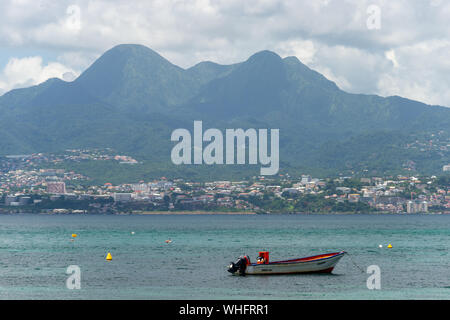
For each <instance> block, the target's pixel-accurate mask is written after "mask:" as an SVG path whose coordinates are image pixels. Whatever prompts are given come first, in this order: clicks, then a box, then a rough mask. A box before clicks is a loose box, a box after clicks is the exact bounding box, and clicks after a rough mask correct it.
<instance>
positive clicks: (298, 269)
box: [228, 251, 346, 275]
mask: <svg viewBox="0 0 450 320" xmlns="http://www.w3.org/2000/svg"><path fill="white" fill-rule="evenodd" d="M345 254H346V252H345V251H340V252H332V253H325V254H319V255H316V256H311V257H304V258H298V259H291V260H282V261H274V262H269V252H267V251H261V252H259V256H258V259H257V262H256V263H251V262H250V258H249V257H248V256H241V257H239V259H238V260H237V261H236V262H231V263H230V265H229V266H228V272H230V273H232V274H237V275H264V274H269V275H270V274H294V273H331V271H333V269H334V267H335V266H336V264H337V263H338V262H339V260H340V259H341V258H342V257H343V256H344V255H345Z"/></svg>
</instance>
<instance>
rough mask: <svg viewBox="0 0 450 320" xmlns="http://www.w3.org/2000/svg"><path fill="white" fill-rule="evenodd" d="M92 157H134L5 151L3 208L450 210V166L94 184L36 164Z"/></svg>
mask: <svg viewBox="0 0 450 320" xmlns="http://www.w3.org/2000/svg"><path fill="white" fill-rule="evenodd" d="M87 159H95V160H97V161H103V160H105V161H106V160H109V161H117V162H120V163H125V164H133V163H137V161H136V160H135V159H133V158H132V157H129V156H124V155H117V154H110V155H109V154H104V153H102V152H99V151H96V150H94V151H83V150H69V151H68V152H67V153H66V154H65V155H64V156H56V155H48V154H47V155H44V154H32V155H27V156H12V157H7V158H6V157H5V158H3V159H2V160H1V161H0V213H24V212H25V213H46V214H54V213H60V214H72V213H73V214H77V213H78V214H90V213H101V214H145V213H147V214H148V213H170V212H173V213H181V212H183V213H186V212H187V213H189V212H195V213H199V212H200V213H201V212H203V213H206V212H209V213H302V214H309V213H317V214H320V213H371V214H381V213H406V214H414V213H429V214H432V213H444V214H445V213H447V214H448V213H450V177H449V171H450V166H448V165H446V166H444V167H443V168H442V175H439V176H420V175H397V176H388V177H358V176H338V177H328V178H315V177H313V176H311V175H309V174H308V173H299V175H298V176H295V177H294V176H290V175H289V174H279V175H277V176H254V177H252V178H251V179H247V180H242V181H209V182H205V181H202V182H199V181H188V180H184V179H168V178H166V177H160V178H158V179H154V180H152V181H143V180H141V181H138V182H135V183H125V184H113V183H110V182H106V183H103V184H91V183H90V180H89V177H87V176H85V175H83V174H80V173H77V172H74V171H68V170H65V169H60V168H59V169H55V168H40V167H39V166H36V164H37V163H45V164H57V163H60V162H62V161H83V160H87ZM30 164H33V165H30Z"/></svg>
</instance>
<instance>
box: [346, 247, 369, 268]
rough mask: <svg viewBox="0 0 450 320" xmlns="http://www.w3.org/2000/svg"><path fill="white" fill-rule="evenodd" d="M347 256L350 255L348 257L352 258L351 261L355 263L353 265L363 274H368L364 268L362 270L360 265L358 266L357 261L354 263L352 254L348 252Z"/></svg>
mask: <svg viewBox="0 0 450 320" xmlns="http://www.w3.org/2000/svg"><path fill="white" fill-rule="evenodd" d="M347 255H348V257H349V258H350V261H351V262H352V263H353V265H354V266H355V267H357V268H358V269H359V270H360V271H361V272H362V273H366V272H365V271H364V269H363V268H361V267H360V266H359V265H358V264H356V262H355V261H353V259H352V257H351V256H350V254H349V253H348V252H347Z"/></svg>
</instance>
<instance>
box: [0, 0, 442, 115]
mask: <svg viewBox="0 0 450 320" xmlns="http://www.w3.org/2000/svg"><path fill="white" fill-rule="evenodd" d="M449 21H450V1H447V0H371V1H365V0H339V1H338V0H335V1H333V0H285V1H279V0H259V1H256V0H245V1H242V0H191V1H181V0H156V1H151V0H145V1H128V0H98V1H94V0H79V1H77V0H70V1H65V0H59V1H53V0H2V1H1V2H0V94H3V93H5V92H7V91H9V90H11V89H14V88H20V87H27V86H31V85H35V84H38V83H41V82H43V81H45V80H47V79H49V78H52V77H58V78H61V79H63V80H66V81H73V80H74V79H75V78H76V77H77V76H79V75H80V74H81V73H82V72H83V71H84V70H85V69H86V68H87V67H89V65H90V64H92V63H93V62H94V61H95V59H97V58H98V57H99V56H100V55H101V54H102V53H103V52H105V51H106V50H108V49H110V48H112V47H113V46H115V45H118V44H122V43H136V44H142V45H145V46H148V47H150V48H151V49H153V50H155V51H157V52H158V53H160V54H161V55H162V56H164V57H165V58H166V59H168V60H169V61H171V62H172V63H174V64H176V65H179V66H180V67H183V68H188V67H191V66H193V65H195V64H196V63H198V62H201V61H205V60H210V61H214V62H217V63H221V64H231V63H235V62H240V61H244V60H246V59H247V58H248V57H249V56H251V55H252V54H254V53H255V52H258V51H261V50H271V51H274V52H276V53H278V54H279V55H280V56H282V57H286V56H296V57H297V58H299V59H300V61H302V62H303V63H304V64H306V65H307V66H308V67H310V68H312V69H314V70H316V71H318V72H320V73H322V74H323V75H325V76H326V77H327V78H328V79H330V80H332V81H334V82H336V84H337V85H338V86H339V87H340V88H341V89H343V90H345V91H347V92H352V93H365V94H378V95H381V96H391V95H399V96H403V97H406V98H410V99H414V100H419V101H421V102H425V103H427V104H433V105H444V106H447V107H450V90H449V88H450V23H449Z"/></svg>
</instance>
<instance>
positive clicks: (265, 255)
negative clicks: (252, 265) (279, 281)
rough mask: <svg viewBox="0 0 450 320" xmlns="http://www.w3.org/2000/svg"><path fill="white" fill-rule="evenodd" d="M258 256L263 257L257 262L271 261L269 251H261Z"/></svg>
mask: <svg viewBox="0 0 450 320" xmlns="http://www.w3.org/2000/svg"><path fill="white" fill-rule="evenodd" d="M258 257H261V258H262V259H261V260H260V259H258V261H257V264H268V263H269V251H260V252H259V253H258Z"/></svg>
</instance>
